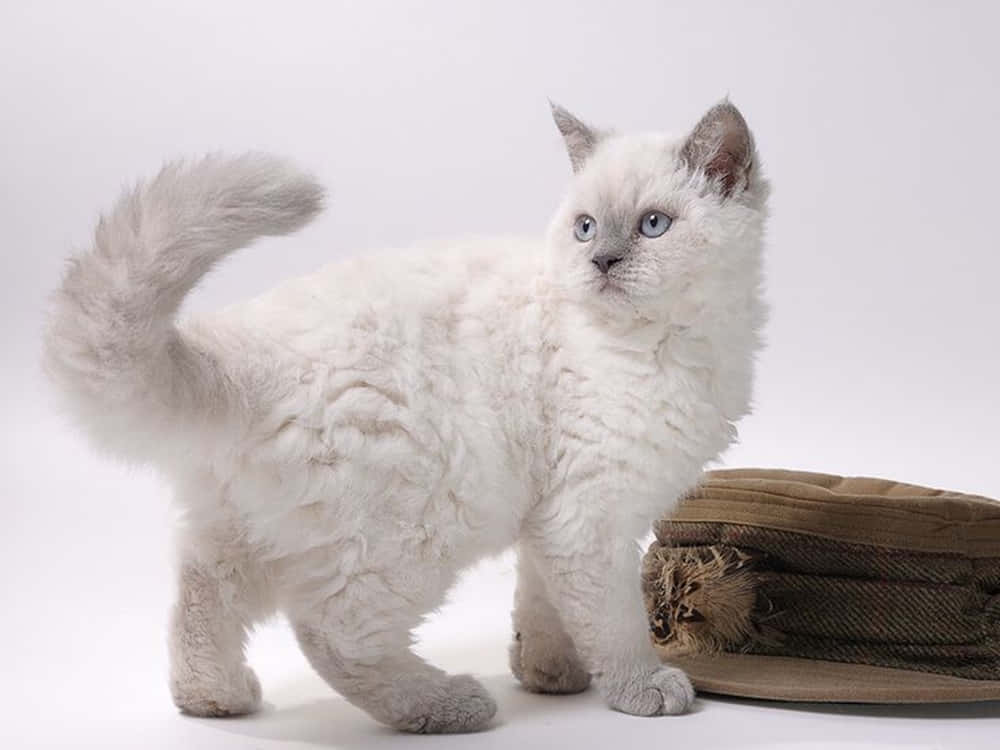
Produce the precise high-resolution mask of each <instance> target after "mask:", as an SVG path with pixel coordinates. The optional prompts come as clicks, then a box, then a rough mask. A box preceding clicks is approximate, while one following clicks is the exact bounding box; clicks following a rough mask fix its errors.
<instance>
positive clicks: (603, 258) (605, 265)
mask: <svg viewBox="0 0 1000 750" xmlns="http://www.w3.org/2000/svg"><path fill="white" fill-rule="evenodd" d="M621 259H622V256H620V255H596V256H594V259H593V260H592V261H591V263H593V264H594V265H595V266H597V267H598V268H599V269H600V270H601V273H607V272H608V269H609V268H611V266H613V265H614V264H615V263H617V262H618V261H620V260H621Z"/></svg>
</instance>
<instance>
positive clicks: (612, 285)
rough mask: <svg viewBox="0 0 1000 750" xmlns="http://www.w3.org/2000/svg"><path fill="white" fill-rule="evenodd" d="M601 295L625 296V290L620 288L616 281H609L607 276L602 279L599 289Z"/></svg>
mask: <svg viewBox="0 0 1000 750" xmlns="http://www.w3.org/2000/svg"><path fill="white" fill-rule="evenodd" d="M597 292H598V293H599V294H624V293H625V290H624V289H622V288H621V286H619V285H618V284H617V283H616V282H615V280H614V279H609V278H608V277H607V276H605V277H604V278H602V279H601V282H600V286H599V287H598V288H597Z"/></svg>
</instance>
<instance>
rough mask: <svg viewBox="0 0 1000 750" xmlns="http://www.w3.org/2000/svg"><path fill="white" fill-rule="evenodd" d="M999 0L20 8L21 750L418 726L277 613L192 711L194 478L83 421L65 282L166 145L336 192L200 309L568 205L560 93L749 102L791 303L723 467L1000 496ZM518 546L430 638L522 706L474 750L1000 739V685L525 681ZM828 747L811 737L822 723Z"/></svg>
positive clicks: (650, 125)
mask: <svg viewBox="0 0 1000 750" xmlns="http://www.w3.org/2000/svg"><path fill="white" fill-rule="evenodd" d="M998 28H1000V5H998V4H997V3H993V2H990V1H989V0H983V2H979V3H975V2H947V3H946V2H939V3H930V2H917V1H914V2H902V1H900V2H865V3H861V2H823V3H820V2H794V1H793V0H787V1H786V2H777V1H771V2H759V3H743V2H735V1H734V2H709V1H706V0H699V1H691V2H610V1H609V2H605V3H595V2H553V3H543V2H530V3H528V2H524V3H517V2H511V1H509V2H495V3H474V2H461V1H460V0H452V1H450V2H439V3H430V2H428V3H423V2H420V3H418V2H396V3H390V2H387V1H386V2H351V3H347V2H284V3H255V2H237V1H236V0H228V1H226V2H215V3H199V2H193V1H192V0H171V1H170V2H125V1H124V0H123V1H122V2H79V3H77V2H69V1H68V0H67V2H63V3H50V2H33V3H26V2H25V3H17V2H13V1H10V2H4V3H3V4H2V6H0V231H2V234H0V237H2V240H0V253H2V260H3V266H2V269H3V274H2V284H3V286H2V294H0V330H2V335H3V339H2V343H3V349H2V351H3V360H2V363H3V366H2V370H0V393H3V395H4V404H3V407H4V408H3V418H4V422H5V429H4V431H3V436H4V442H3V450H2V454H0V455H2V462H3V463H2V467H0V468H2V473H0V477H2V484H0V487H2V488H3V490H4V491H3V496H2V497H3V507H2V511H0V513H2V515H0V582H2V585H3V589H2V591H3V598H2V601H3V611H2V613H0V648H2V651H0V706H3V709H2V710H0V746H2V747H4V748H21V747H73V748H76V747H100V748H119V747H120V748H135V747H143V748H160V747H162V748H214V747H260V748H272V747H282V746H288V747H291V746H295V747H362V746H387V745H393V746H396V745H398V746H402V745H403V744H404V743H412V742H414V741H415V740H414V739H413V738H407V737H400V736H397V735H394V734H391V733H389V732H388V731H386V730H382V729H379V728H378V727H377V726H376V725H375V724H374V723H373V722H371V721H370V720H369V719H368V718H367V717H366V716H364V715H363V714H361V713H360V712H358V711H356V710H355V709H353V708H351V707H350V706H347V705H346V704H344V703H343V702H342V701H341V700H340V699H339V698H337V697H336V696H334V695H333V694H332V693H331V692H330V691H328V690H327V689H326V687H325V686H324V685H322V684H321V683H320V681H319V680H318V678H316V677H314V676H313V675H312V674H311V672H310V671H309V669H308V667H307V666H306V664H305V661H304V659H303V658H302V657H301V655H299V653H298V651H297V649H296V647H295V644H294V642H293V639H292V637H291V635H290V634H289V633H288V632H287V629H286V628H285V626H284V625H283V624H282V623H281V622H280V621H279V622H276V623H274V624H273V625H270V626H267V627H265V628H263V629H262V630H261V631H260V632H259V633H258V635H257V636H256V637H255V639H254V642H253V644H252V648H251V651H252V653H251V659H252V661H253V663H254V665H255V667H256V668H257V670H258V673H259V674H260V676H261V678H262V682H263V683H264V691H265V699H266V700H267V701H268V702H269V703H270V708H269V709H268V710H267V711H266V712H265V713H264V714H263V715H261V716H258V717H256V718H253V719H245V720H234V721H221V722H219V721H216V722H211V721H201V720H194V719H185V718H182V717H179V716H178V715H177V714H176V713H175V712H174V710H173V708H172V706H171V705H170V702H169V697H168V695H167V690H166V680H165V668H166V659H165V647H164V643H163V642H164V635H163V634H164V626H165V613H166V609H167V606H168V604H169V602H170V598H171V596H172V594H171V586H170V584H171V571H170V566H169V564H168V561H169V559H170V552H169V549H170V548H169V537H170V524H171V522H172V519H173V515H172V512H171V510H170V508H169V493H168V491H167V490H166V489H165V488H164V487H163V486H161V484H159V483H158V481H157V480H156V479H155V478H154V477H152V476H151V475H149V474H147V473H145V472H141V471H135V470H126V469H123V468H121V467H117V466H113V465H109V464H107V463H105V462H103V461H102V460H101V459H100V458H98V457H96V456H94V455H92V454H91V453H90V452H89V451H88V450H87V449H86V447H85V446H84V445H83V444H82V442H81V441H80V440H79V439H78V438H77V437H76V436H75V435H74V434H72V433H71V432H70V431H69V430H68V429H67V428H66V426H65V425H64V424H63V423H62V422H61V421H60V420H59V419H58V418H57V417H56V416H55V415H54V414H53V413H52V411H51V407H50V403H49V399H48V394H47V392H46V389H45V387H44V383H43V382H42V381H41V378H40V374H39V370H38V366H37V355H38V348H39V330H40V327H41V323H42V319H43V318H42V310H43V303H44V298H45V295H46V294H47V292H48V291H49V290H50V289H52V287H53V286H54V285H55V284H56V283H57V281H58V278H59V273H60V270H61V265H62V263H63V259H64V257H65V256H66V255H67V254H68V253H70V252H71V251H72V250H73V249H74V248H80V247H84V246H86V244H87V242H88V238H89V235H90V232H91V229H92V227H93V224H94V222H95V220H96V216H97V213H98V211H100V210H101V209H103V208H105V207H107V206H108V205H109V204H110V202H111V201H112V200H113V199H114V198H115V196H116V195H117V193H118V191H119V190H120V188H121V186H122V185H123V184H124V183H126V182H128V181H130V180H133V179H136V178H138V177H140V176H143V175H148V174H150V173H152V172H153V171H155V170H156V169H157V168H158V166H159V165H160V164H161V163H162V161H163V160H165V159H168V158H172V157H177V156H182V155H197V154H202V153H204V152H207V151H216V150H225V151H241V150H245V149H250V148H254V149H265V150H271V151H275V152H280V153H283V154H287V155H289V156H292V157H294V158H295V159H297V160H298V161H300V162H301V163H303V164H304V165H307V166H309V167H310V168H311V169H313V170H314V171H315V172H316V173H318V174H319V175H320V176H321V178H322V179H323V180H324V182H325V183H326V184H327V185H328V186H329V187H330V189H331V193H332V200H331V204H330V208H329V210H328V211H327V213H326V214H325V215H324V216H323V217H321V218H320V219H319V221H317V222H316V223H315V224H314V225H312V226H311V227H309V228H308V229H307V230H305V231H304V232H303V233H301V234H300V235H298V236H296V237H294V238H291V239H283V240H275V241H268V242H262V243H260V244H259V245H258V246H256V247H255V248H254V249H251V250H248V251H244V252H242V253H240V254H239V255H238V257H237V258H235V259H234V260H233V261H232V262H230V263H229V264H228V265H227V266H225V267H224V268H223V269H221V270H220V271H219V272H217V273H215V274H214V275H213V276H212V277H211V278H210V279H208V280H207V283H205V284H204V285H203V286H202V287H201V288H200V289H199V290H197V292H196V293H195V294H194V296H193V297H192V299H191V300H190V302H189V305H188V309H189V310H199V309H205V308H209V307H213V306H216V305H219V304H222V303H224V302H227V301H230V300H234V299H238V298H241V297H245V296H248V295H251V294H254V293H257V292H259V291H262V290H264V289H266V288H267V287H269V286H270V285H271V284H273V283H274V282H275V281H276V280H277V279H280V278H283V277H286V276H289V275H293V274H298V273H302V272H306V271H308V270H311V269H313V268H315V267H317V266H319V265H321V264H322V263H324V262H327V261H329V260H330V259H334V258H337V257H344V256H347V255H350V254H353V253H363V252H365V251H366V250H369V249H371V248H375V247H380V246H385V245H407V244H411V243H413V242H416V241H420V240H423V239H429V238H437V237H445V236H449V235H468V234H483V233H485V234H491V233H503V234H511V233H513V234H527V233H537V232H540V231H542V230H543V228H544V226H545V222H546V221H547V217H548V215H549V213H550V212H551V210H552V209H553V208H554V207H555V205H556V203H557V201H558V199H559V196H560V192H561V190H562V189H563V186H564V184H565V182H566V180H567V178H568V173H569V166H568V160H567V158H566V155H565V153H564V152H563V149H562V144H561V142H560V140H559V137H558V135H557V133H556V130H555V128H554V126H553V125H552V123H551V122H550V120H549V113H548V105H547V103H546V97H551V98H552V99H554V100H556V101H559V102H560V103H562V104H564V105H565V106H567V107H569V108H570V109H571V110H573V111H574V112H576V113H577V114H579V115H580V116H581V117H583V118H585V119H587V120H590V121H592V122H594V123H595V124H598V125H602V126H614V127H616V128H619V129H669V130H675V131H679V130H682V129H686V128H688V127H690V126H691V125H692V124H693V123H694V122H695V121H696V119H697V118H698V116H699V115H700V114H701V112H702V111H703V110H704V109H706V108H707V107H708V106H710V105H711V104H712V103H713V102H715V101H716V100H718V99H719V98H721V97H722V96H724V95H726V94H728V95H730V97H731V98H732V99H733V101H734V102H735V103H736V104H737V105H738V106H739V107H740V108H741V109H742V110H743V112H744V114H745V115H746V117H747V119H748V121H749V122H750V125H751V127H752V128H753V129H754V131H755V133H756V136H757V139H758V143H759V147H760V151H761V154H762V156H763V159H764V167H765V169H766V171H767V173H768V174H769V176H770V177H771V179H772V181H773V184H774V188H775V191H774V200H773V219H772V222H771V226H770V242H769V256H768V270H769V290H770V291H769V296H770V300H771V302H772V304H773V310H774V311H773V317H772V321H771V323H770V325H769V328H768V339H769V348H768V349H767V351H766V353H765V354H764V355H763V356H762V358H761V360H760V369H759V379H758V388H757V399H756V403H757V406H756V413H755V414H754V416H753V417H751V418H749V419H747V420H746V421H745V422H744V423H743V425H742V429H741V435H742V442H741V444H740V445H739V446H737V447H736V448H734V449H733V450H731V451H730V452H729V453H728V454H727V456H726V457H725V463H726V464H727V465H733V466H738V465H762V466H780V467H789V468H802V469H812V470H819V471H826V472H831V473H844V474H868V475H875V476H885V477H889V478H893V479H898V480H904V481H909V482H914V483H920V484H928V485H932V486H939V487H947V488H951V489H957V490H965V491H972V492H978V493H981V494H986V495H991V496H994V497H1000V460H998V457H1000V432H998V426H997V424H998V418H1000V396H998V388H997V385H998V383H1000V332H998V323H1000V294H998V292H997V283H998V282H997V279H998V277H1000V243H998V240H997V234H998V233H997V223H998V215H1000V211H998V207H997V201H998V189H997V186H998V181H1000V148H998V147H997V137H998V133H1000V94H998V90H997V86H998V81H1000V45H998V44H997V39H996V34H997V29H998ZM511 570H512V568H511V562H510V560H509V559H506V558H505V559H502V560H499V561H492V562H490V563H487V564H484V565H483V566H481V568H480V569H478V570H477V571H475V572H474V573H472V574H471V575H469V576H467V577H466V579H465V580H464V582H463V584H462V585H461V586H460V588H459V590H458V591H456V593H455V596H454V603H453V604H451V605H449V606H448V607H447V608H446V609H445V610H444V611H443V612H442V613H441V615H440V616H436V617H434V618H433V619H432V620H431V621H430V622H429V624H428V625H427V626H426V628H425V629H424V631H423V634H422V635H423V642H422V646H421V648H422V650H423V651H424V653H426V654H427V655H429V656H430V657H431V658H433V659H435V660H436V661H437V662H438V663H440V664H442V665H443V666H446V667H448V668H451V669H457V670H473V671H476V672H478V673H480V674H483V675H485V679H486V682H487V684H488V685H489V686H490V687H491V688H492V689H493V690H494V691H495V693H496V695H497V697H498V700H499V702H500V704H501V708H500V710H501V723H500V725H499V727H498V728H497V729H495V730H493V731H491V732H487V733H485V734H482V735H477V736H475V737H453V738H443V739H441V738H439V739H435V740H429V741H428V742H429V743H430V744H450V745H451V746H453V747H480V746H481V747H509V746H515V745H517V746H525V747H533V746H539V747H540V746H543V745H553V744H554V743H555V745H556V746H559V745H561V744H563V743H566V744H569V743H572V744H573V745H575V746H576V747H607V746H625V747H632V746H636V745H639V744H640V743H644V744H646V745H647V746H652V745H654V744H661V743H662V744H664V745H666V744H668V743H677V744H678V745H680V744H682V743H690V742H697V743H698V745H699V746H700V747H703V748H714V747H743V748H746V747H777V746H787V747H818V746H819V745H818V744H815V743H816V742H818V739H817V738H822V746H823V747H824V748H826V747H846V746H850V747H853V748H858V747H874V746H877V745H878V744H879V743H881V742H885V743H888V744H896V745H899V744H904V745H911V746H919V747H954V746H969V747H977V746H981V747H992V746H995V743H996V738H997V737H1000V707H997V705H996V704H992V705H987V706H982V707H968V706H965V707H962V706H960V707H938V708H930V707H915V708H909V709H902V708H898V709H863V708H855V709H850V708H831V709H826V710H818V709H816V708H815V707H813V708H811V709H803V708H792V707H789V706H769V705H766V704H758V703H753V702H741V701H729V700H719V699H703V700H701V701H700V702H699V706H698V710H697V711H696V712H695V713H694V714H691V715H689V716H686V717H681V718H677V719H658V720H639V719H633V718H630V717H625V716H621V715H618V714H613V713H612V712H610V711H606V710H604V709H603V708H602V707H601V706H600V702H599V700H598V698H597V697H596V695H594V694H593V692H591V693H589V694H586V695H584V696H578V697H574V698H567V699H545V698H540V697H535V696H528V695H526V694H524V693H522V692H520V691H519V690H517V689H516V688H515V687H514V684H513V679H512V678H510V677H509V676H507V675H506V674H505V654H504V651H505V649H506V643H507V639H508V636H509V625H508V616H509V608H510V596H511V591H512V585H513V584H512V575H511ZM811 743H812V744H811Z"/></svg>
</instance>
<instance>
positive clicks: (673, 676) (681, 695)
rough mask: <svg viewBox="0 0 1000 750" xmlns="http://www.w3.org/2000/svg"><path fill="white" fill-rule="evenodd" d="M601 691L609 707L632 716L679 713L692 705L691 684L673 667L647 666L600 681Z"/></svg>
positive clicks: (685, 676)
mask: <svg viewBox="0 0 1000 750" xmlns="http://www.w3.org/2000/svg"><path fill="white" fill-rule="evenodd" d="M601 691H602V692H603V693H604V697H605V699H606V700H607V702H608V705H609V706H611V708H613V709H615V710H616V711H621V712H622V713H626V714H632V715H634V716H665V715H668V714H681V713H684V712H685V711H687V710H688V709H689V708H690V707H691V704H692V703H693V702H694V688H693V687H692V686H691V681H690V680H689V679H688V677H687V675H686V674H684V672H683V671H681V670H680V669H677V668H676V667H667V666H660V667H653V668H648V667H647V668H641V669H638V670H636V671H635V672H634V673H632V674H621V675H614V676H613V677H610V679H607V680H606V681H602V684H601Z"/></svg>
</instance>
